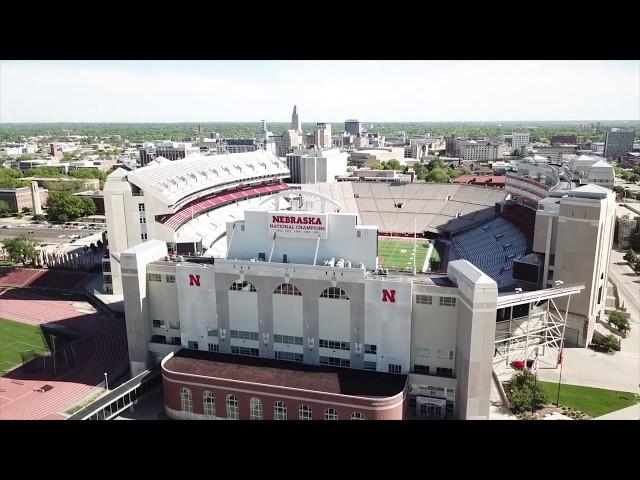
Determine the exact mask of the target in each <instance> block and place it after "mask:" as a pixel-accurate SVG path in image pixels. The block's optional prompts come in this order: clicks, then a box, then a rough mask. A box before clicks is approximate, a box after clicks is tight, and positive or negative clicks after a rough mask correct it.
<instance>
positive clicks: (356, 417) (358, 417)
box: [351, 412, 364, 420]
mask: <svg viewBox="0 0 640 480" xmlns="http://www.w3.org/2000/svg"><path fill="white" fill-rule="evenodd" d="M351 420H364V415H363V414H361V413H360V412H353V413H352V414H351Z"/></svg>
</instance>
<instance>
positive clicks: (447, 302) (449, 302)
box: [440, 297, 456, 307]
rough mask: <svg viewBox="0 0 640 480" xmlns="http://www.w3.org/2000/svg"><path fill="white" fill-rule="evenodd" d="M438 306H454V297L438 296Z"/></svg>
mask: <svg viewBox="0 0 640 480" xmlns="http://www.w3.org/2000/svg"><path fill="white" fill-rule="evenodd" d="M440 306H441V307H455V306H456V298H455V297H440Z"/></svg>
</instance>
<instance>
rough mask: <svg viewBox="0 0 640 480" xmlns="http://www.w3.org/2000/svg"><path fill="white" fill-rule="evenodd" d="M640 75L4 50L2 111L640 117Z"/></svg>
mask: <svg viewBox="0 0 640 480" xmlns="http://www.w3.org/2000/svg"><path fill="white" fill-rule="evenodd" d="M639 84H640V63H638V62H635V61H140V62H137V61H116V62H113V61H0V122H1V123H53V122H70V123H73V122H77V123H89V122H104V123H121V122H123V123H137V122H149V123H182V122H257V121H259V120H260V119H266V120H267V122H270V123H273V122H277V123H287V122H288V121H289V119H290V115H291V109H292V107H293V105H294V104H297V105H298V109H299V114H300V118H301V120H302V121H303V122H305V123H308V122H310V121H325V122H341V121H344V119H348V118H358V119H360V120H363V121H365V122H371V121H377V122H389V123H392V122H500V121H502V122H515V121H532V122H534V121H549V122H553V121H580V120H602V121H608V120H636V119H638V118H640V107H639V105H640V89H639V88H638V85H639ZM370 119H373V120H370Z"/></svg>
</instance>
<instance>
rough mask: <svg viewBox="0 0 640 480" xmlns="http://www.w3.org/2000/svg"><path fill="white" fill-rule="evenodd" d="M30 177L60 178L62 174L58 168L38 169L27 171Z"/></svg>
mask: <svg viewBox="0 0 640 480" xmlns="http://www.w3.org/2000/svg"><path fill="white" fill-rule="evenodd" d="M27 176H29V177H45V178H58V177H61V176H62V174H61V173H60V170H59V169H58V167H36V168H32V169H31V170H28V171H27Z"/></svg>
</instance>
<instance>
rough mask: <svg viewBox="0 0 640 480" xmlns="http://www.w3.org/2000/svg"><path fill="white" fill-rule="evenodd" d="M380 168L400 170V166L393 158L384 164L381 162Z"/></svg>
mask: <svg viewBox="0 0 640 480" xmlns="http://www.w3.org/2000/svg"><path fill="white" fill-rule="evenodd" d="M382 168H383V169H384V170H402V165H400V162H399V161H398V160H396V159H395V158H392V159H391V160H388V161H386V162H382Z"/></svg>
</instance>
